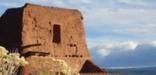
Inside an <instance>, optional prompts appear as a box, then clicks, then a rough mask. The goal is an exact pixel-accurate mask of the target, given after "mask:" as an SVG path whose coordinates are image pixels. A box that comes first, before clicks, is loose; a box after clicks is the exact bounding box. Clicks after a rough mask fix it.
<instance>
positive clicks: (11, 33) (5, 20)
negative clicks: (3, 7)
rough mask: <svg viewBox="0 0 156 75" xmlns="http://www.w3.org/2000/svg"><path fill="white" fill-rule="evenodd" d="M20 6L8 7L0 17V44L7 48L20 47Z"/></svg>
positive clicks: (21, 10)
mask: <svg viewBox="0 0 156 75" xmlns="http://www.w3.org/2000/svg"><path fill="white" fill-rule="evenodd" d="M22 12H23V9H22V8H15V9H8V10H7V11H6V12H5V13H4V14H3V15H2V17H1V18H0V45H1V46H4V47H5V48H7V49H8V50H17V49H20V46H21V44H22V41H21V32H22Z"/></svg>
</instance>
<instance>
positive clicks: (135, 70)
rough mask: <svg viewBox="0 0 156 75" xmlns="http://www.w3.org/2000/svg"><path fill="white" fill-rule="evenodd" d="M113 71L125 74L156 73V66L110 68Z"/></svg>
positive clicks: (142, 74) (143, 74)
mask: <svg viewBox="0 0 156 75" xmlns="http://www.w3.org/2000/svg"><path fill="white" fill-rule="evenodd" d="M107 70H108V71H109V72H111V73H118V74H123V75H156V67H142V68H120V67H119V68H109V69H107Z"/></svg>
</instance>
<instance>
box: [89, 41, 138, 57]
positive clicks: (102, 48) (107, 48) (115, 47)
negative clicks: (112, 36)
mask: <svg viewBox="0 0 156 75" xmlns="http://www.w3.org/2000/svg"><path fill="white" fill-rule="evenodd" d="M88 42H90V43H91V41H88ZM93 42H94V43H93ZM90 43H88V44H89V46H90V47H89V49H90V50H91V52H96V53H98V55H100V56H101V57H106V56H109V55H111V53H114V52H122V51H123V52H124V51H134V50H135V49H136V48H137V46H138V45H139V43H138V42H136V41H130V40H129V41H113V40H103V41H101V40H99V39H98V40H94V41H92V43H91V44H92V47H91V45H90Z"/></svg>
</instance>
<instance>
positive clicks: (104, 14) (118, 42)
mask: <svg viewBox="0 0 156 75" xmlns="http://www.w3.org/2000/svg"><path fill="white" fill-rule="evenodd" d="M27 2H28V3H34V4H40V5H45V6H58V7H66V8H72V9H79V10H80V11H81V12H82V14H83V16H84V23H85V29H86V32H87V43H88V47H89V49H90V52H91V54H92V55H93V59H94V60H95V61H96V63H97V64H98V65H100V66H101V67H114V66H119V67H126V66H128V67H129V66H156V64H155V63H156V60H155V59H154V58H153V57H155V56H156V54H155V52H156V33H155V32H156V21H155V20H156V14H155V13H156V0H1V1H0V9H1V10H0V14H2V13H4V11H5V10H6V9H7V8H13V7H20V6H23V5H24V3H27ZM97 58H98V59H97Z"/></svg>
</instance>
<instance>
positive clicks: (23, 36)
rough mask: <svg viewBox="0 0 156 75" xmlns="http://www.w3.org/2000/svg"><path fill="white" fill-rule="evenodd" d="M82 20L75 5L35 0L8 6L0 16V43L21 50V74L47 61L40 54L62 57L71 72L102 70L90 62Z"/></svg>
mask: <svg viewBox="0 0 156 75" xmlns="http://www.w3.org/2000/svg"><path fill="white" fill-rule="evenodd" d="M82 20H83V17H82V15H81V13H80V12H79V11H78V10H76V9H65V8H56V7H45V6H39V5H34V4H26V5H25V6H23V7H21V8H12V9H8V10H7V11H6V12H5V13H4V14H3V15H2V16H1V18H0V36H1V37H0V45H2V46H4V47H6V48H7V49H8V50H16V49H17V50H20V51H19V52H20V53H21V54H22V55H23V56H25V57H26V59H27V60H28V61H29V65H27V66H25V67H24V68H23V69H22V71H21V75H35V72H37V71H38V69H41V68H42V67H43V65H46V64H45V62H46V61H48V60H49V59H44V58H41V56H42V57H43V56H44V57H53V58H57V59H62V60H64V61H66V62H67V64H68V65H69V66H70V67H71V68H72V70H73V72H77V73H86V75H87V73H102V74H105V73H107V72H106V71H104V70H102V69H100V68H99V67H97V66H96V65H95V64H94V63H93V62H92V59H91V57H90V54H89V52H88V49H87V44H86V38H85V31H84V27H83V23H82ZM32 56H37V57H32ZM48 66H49V65H48ZM52 69H53V68H52ZM94 75H97V74H94Z"/></svg>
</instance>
